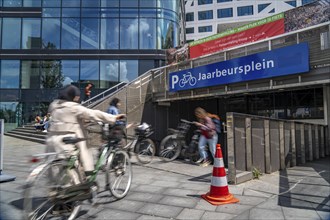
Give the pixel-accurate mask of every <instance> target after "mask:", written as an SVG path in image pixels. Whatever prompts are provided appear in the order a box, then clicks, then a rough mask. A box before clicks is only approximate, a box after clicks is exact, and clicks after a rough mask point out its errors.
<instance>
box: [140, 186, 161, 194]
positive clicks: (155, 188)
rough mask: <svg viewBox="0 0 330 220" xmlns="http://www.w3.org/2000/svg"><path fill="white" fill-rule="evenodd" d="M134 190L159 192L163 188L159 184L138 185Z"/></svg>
mask: <svg viewBox="0 0 330 220" xmlns="http://www.w3.org/2000/svg"><path fill="white" fill-rule="evenodd" d="M134 190H136V191H140V192H147V193H161V192H163V191H164V190H165V188H164V187H160V186H151V185H140V186H138V187H136V188H135V189H134Z"/></svg>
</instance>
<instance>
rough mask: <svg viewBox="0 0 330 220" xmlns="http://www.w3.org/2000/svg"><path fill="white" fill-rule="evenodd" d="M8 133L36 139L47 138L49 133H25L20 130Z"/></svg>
mask: <svg viewBox="0 0 330 220" xmlns="http://www.w3.org/2000/svg"><path fill="white" fill-rule="evenodd" d="M7 133H9V134H17V135H21V136H28V137H35V138H43V139H45V138H46V135H47V133H44V132H33V133H31V132H25V131H18V130H12V131H8V132H7Z"/></svg>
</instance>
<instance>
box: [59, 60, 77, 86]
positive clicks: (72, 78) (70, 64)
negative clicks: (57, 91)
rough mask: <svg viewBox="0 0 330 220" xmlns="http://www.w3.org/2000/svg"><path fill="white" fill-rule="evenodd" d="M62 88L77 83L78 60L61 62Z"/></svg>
mask: <svg viewBox="0 0 330 220" xmlns="http://www.w3.org/2000/svg"><path fill="white" fill-rule="evenodd" d="M62 74H63V77H64V80H63V86H65V85H69V84H71V83H76V82H78V81H79V60H62Z"/></svg>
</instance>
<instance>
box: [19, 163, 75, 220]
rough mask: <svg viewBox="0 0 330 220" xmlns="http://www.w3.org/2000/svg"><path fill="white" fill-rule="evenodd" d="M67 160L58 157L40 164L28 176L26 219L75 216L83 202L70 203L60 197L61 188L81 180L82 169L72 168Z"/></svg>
mask: <svg viewBox="0 0 330 220" xmlns="http://www.w3.org/2000/svg"><path fill="white" fill-rule="evenodd" d="M66 162H67V161H66V160H64V159H63V160H61V159H60V160H54V161H51V162H49V163H44V164H41V165H39V166H38V167H36V168H35V169H34V170H33V171H32V172H31V174H30V176H29V177H28V182H27V184H26V186H25V189H24V198H23V199H24V202H23V207H24V218H25V219H29V220H37V219H55V218H59V217H60V218H61V219H74V218H75V217H76V216H77V214H78V212H79V210H80V207H81V206H80V203H79V202H66V201H65V200H60V199H58V198H57V197H56V196H57V191H58V190H61V189H63V187H67V186H73V185H77V184H79V183H81V178H80V176H79V172H78V171H77V170H75V169H70V170H69V169H68V168H67V166H66Z"/></svg>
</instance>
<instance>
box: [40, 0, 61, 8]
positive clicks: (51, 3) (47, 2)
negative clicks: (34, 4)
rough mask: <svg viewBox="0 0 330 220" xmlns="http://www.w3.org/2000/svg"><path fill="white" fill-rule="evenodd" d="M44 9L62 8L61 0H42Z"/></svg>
mask: <svg viewBox="0 0 330 220" xmlns="http://www.w3.org/2000/svg"><path fill="white" fill-rule="evenodd" d="M42 6H43V7H61V1H59V0H42Z"/></svg>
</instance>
